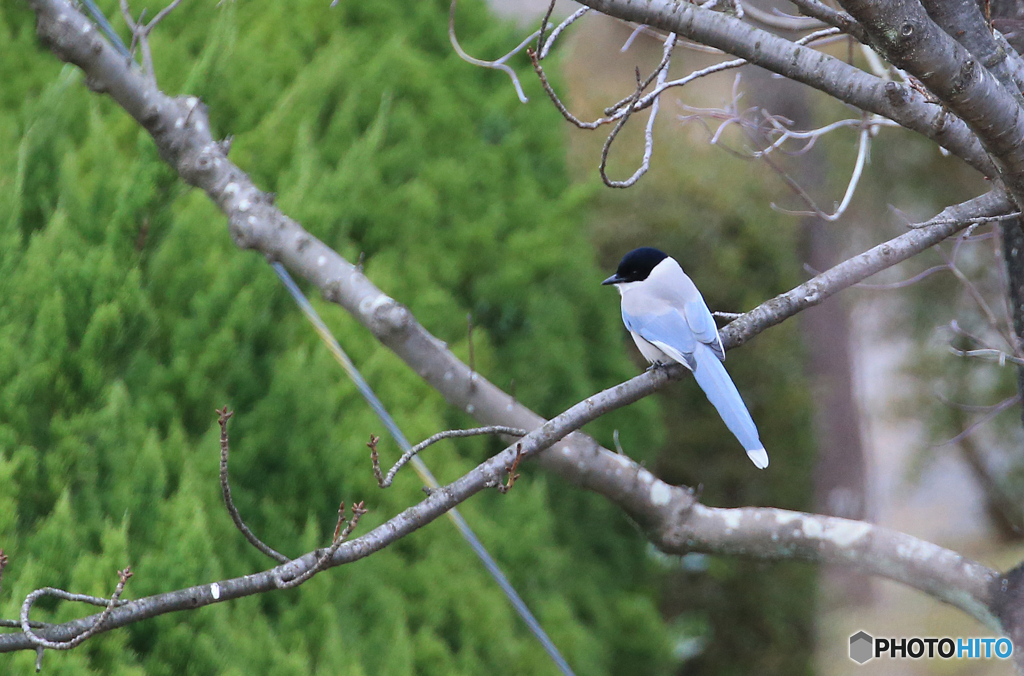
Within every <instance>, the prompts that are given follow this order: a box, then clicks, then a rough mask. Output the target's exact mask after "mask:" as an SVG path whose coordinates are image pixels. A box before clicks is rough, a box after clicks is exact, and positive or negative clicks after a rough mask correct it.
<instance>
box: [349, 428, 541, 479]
mask: <svg viewBox="0 0 1024 676" xmlns="http://www.w3.org/2000/svg"><path fill="white" fill-rule="evenodd" d="M480 434H504V435H506V436H509V437H522V436H526V430H521V429H519V428H517V427H506V426H504V425H490V426H488V427H474V428H472V429H467V430H446V431H444V432H438V433H437V434H435V435H434V436H432V437H430V438H428V439H425V440H423V441H421V442H420V443H418V444H416V445H415V446H413V447H412V448H410V449H409V450H408V451H406V452H405V453H403V454H402V457H401V458H399V459H398V462H396V463H395V464H394V466H393V467H392V468H391V469H390V470H389V471H388V473H387V476H384V475H383V473H382V472H381V469H380V458H379V456H378V455H377V442H378V441H380V439H379V438H378V437H374V436H371V437H370V442H369V443H368V444H366V445H367V446H369V447H370V461H371V462H372V463H373V475H374V476H375V477H376V478H377V484H378V485H379V486H380V487H381V488H387V487H389V486H390V485H391V483H392V482H393V481H394V480H395V475H396V474H398V470H400V469H402V467H404V466H405V464H406V463H407V462H409V461H410V460H412V459H413V458H414V457H415V456H416V454H418V453H419V452H420V451H422V450H423V449H425V448H427V447H428V446H432V445H433V444H436V443H437V442H439V441H441V440H442V439H453V438H457V437H472V436H476V435H480Z"/></svg>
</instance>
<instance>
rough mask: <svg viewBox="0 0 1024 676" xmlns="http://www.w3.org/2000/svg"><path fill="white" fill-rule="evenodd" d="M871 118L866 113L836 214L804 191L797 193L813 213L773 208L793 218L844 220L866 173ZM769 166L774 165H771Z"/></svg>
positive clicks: (775, 206)
mask: <svg viewBox="0 0 1024 676" xmlns="http://www.w3.org/2000/svg"><path fill="white" fill-rule="evenodd" d="M869 118H870V115H869V114H868V113H865V114H864V122H863V126H862V127H861V130H860V139H859V141H858V143H857V161H856V162H855V163H854V165H853V173H852V174H851V175H850V182H849V183H848V184H847V186H846V193H845V194H844V195H843V201H842V202H840V203H839V205H838V206H836V209H835V211H834V212H832V213H831V214H829V213H826V212H824V211H822V210H821V209H819V208H818V205H817V204H815V203H814V200H812V199H811V198H810V196H808V195H807V193H806V192H805V191H804V190H797V191H796V193H797V195H799V196H800V197H801V198H802V199H803V200H804V201H805V202H806V203H807V205H808V206H809V207H811V209H812V210H811V211H790V210H789V209H783V208H782V207H780V206H778V205H777V204H775V203H774V202H772V204H771V208H772V209H774V210H775V211H779V212H781V213H784V214H789V215H791V216H816V217H818V218H820V219H822V220H823V221H827V222H829V223H834V222H835V221H838V220H839V219H840V218H842V216H843V214H845V213H846V209H847V208H848V207H849V206H850V202H851V201H852V200H853V194H854V192H856V190H857V184H858V183H859V182H860V177H861V175H862V173H863V171H864V165H865V164H866V163H867V157H868V150H869V148H870V141H871V133H870V124H869ZM769 166H774V165H771V164H769Z"/></svg>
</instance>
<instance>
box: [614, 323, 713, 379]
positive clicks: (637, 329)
mask: <svg viewBox="0 0 1024 676" xmlns="http://www.w3.org/2000/svg"><path fill="white" fill-rule="evenodd" d="M622 321H623V323H624V324H625V325H626V328H627V329H629V330H630V331H632V332H633V333H636V334H638V335H639V336H640V337H641V338H643V339H644V340H646V341H647V342H648V343H651V344H652V345H654V346H656V347H658V348H659V349H661V351H662V352H664V353H665V354H667V355H668V356H670V357H672V358H673V359H675V360H676V361H678V362H679V363H680V364H683V365H684V366H686V367H687V368H689V369H690V370H691V371H692V370H693V369H695V368H696V363H695V362H694V361H693V351H694V350H695V349H696V347H697V338H696V337H695V336H694V333H693V331H692V330H691V329H690V325H689V324H687V323H686V320H685V319H683V316H682V315H681V314H680V313H679V312H678V311H676V310H669V311H668V312H664V313H662V314H658V315H651V314H648V315H631V314H629V313H627V312H626V311H625V310H623V312H622Z"/></svg>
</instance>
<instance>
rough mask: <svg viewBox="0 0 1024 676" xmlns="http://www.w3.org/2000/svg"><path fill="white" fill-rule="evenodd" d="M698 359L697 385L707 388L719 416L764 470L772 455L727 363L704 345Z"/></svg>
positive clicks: (695, 376)
mask: <svg viewBox="0 0 1024 676" xmlns="http://www.w3.org/2000/svg"><path fill="white" fill-rule="evenodd" d="M694 358H695V359H696V361H697V369H696V370H695V371H694V372H693V377H694V378H696V379H697V384H699V385H700V387H701V389H702V390H704V394H706V395H707V397H708V401H710V402H711V404H712V405H713V406H714V407H715V408H716V409H718V415H720V416H722V420H723V421H725V426H726V427H728V428H729V431H730V432H732V433H733V435H735V436H736V438H737V439H739V442H740V443H741V444H743V448H744V449H746V451H747V455H748V456H749V457H750V459H751V460H752V461H753V463H754V464H755V465H757V467H758V468H759V469H764V468H765V467H767V466H768V454H767V453H766V452H765V450H764V444H762V443H761V439H760V437H759V436H758V434H757V426H756V425H754V419H753V418H751V417H750V412H749V411H747V406H746V404H744V403H743V398H742V397H740V393H739V391H738V390H737V389H736V386H735V385H734V384H733V382H732V378H730V377H729V374H728V372H726V370H725V365H724V364H722V362H721V361H719V359H718V356H717V355H715V353H714V352H712V351H711V349H710V348H708V347H707V346H706V345H703V344H699V345H697V349H696V351H695V352H694Z"/></svg>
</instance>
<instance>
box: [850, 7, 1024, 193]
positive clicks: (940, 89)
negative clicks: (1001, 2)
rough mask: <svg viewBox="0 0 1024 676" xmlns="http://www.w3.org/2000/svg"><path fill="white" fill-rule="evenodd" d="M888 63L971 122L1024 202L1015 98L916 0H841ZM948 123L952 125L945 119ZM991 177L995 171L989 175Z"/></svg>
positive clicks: (1023, 151)
mask: <svg viewBox="0 0 1024 676" xmlns="http://www.w3.org/2000/svg"><path fill="white" fill-rule="evenodd" d="M841 4H842V6H843V8H844V9H845V10H846V11H848V12H849V13H850V14H851V15H852V16H853V17H854V18H855V19H857V20H858V21H859V22H860V23H861V25H862V26H864V29H865V30H867V32H868V34H869V35H871V37H872V43H873V44H874V45H875V46H876V47H877V48H879V49H881V51H882V52H883V54H884V56H885V57H886V58H887V59H888V60H889V62H890V63H892V64H893V65H895V66H896V67H898V68H902V69H903V70H905V71H907V72H908V73H910V74H911V75H913V76H914V77H916V78H917V79H918V80H920V81H921V82H922V83H923V84H924V85H925V86H926V87H928V89H929V90H930V91H931V92H932V93H934V94H935V95H936V96H938V97H939V99H941V100H942V102H943V103H944V104H945V105H946V106H948V107H949V110H950V111H951V112H952V113H953V114H955V115H956V116H957V117H959V118H960V119H961V120H963V121H964V122H966V123H967V125H968V126H969V127H970V128H971V130H973V132H974V133H975V134H976V135H977V137H978V138H979V139H980V141H981V144H982V146H984V148H985V150H986V151H987V152H988V153H989V154H990V155H991V156H992V158H993V159H994V161H995V163H996V165H997V166H998V168H999V177H1000V178H1002V180H1003V181H1004V182H1005V183H1006V186H1007V189H1008V190H1009V191H1010V194H1011V195H1013V197H1014V200H1015V201H1016V202H1017V203H1018V204H1021V205H1024V111H1022V109H1021V106H1020V105H1019V104H1018V102H1017V101H1018V99H1019V98H1020V97H1019V93H1018V95H1017V97H1015V96H1014V95H1013V94H1011V92H1010V91H1008V90H1007V89H1005V88H1004V87H1003V86H1002V85H1000V83H999V81H998V80H997V79H996V78H995V76H993V75H992V73H991V72H989V70H988V69H987V68H985V67H984V66H983V65H982V64H980V63H979V62H978V60H977V59H976V58H974V57H973V56H972V55H971V53H970V52H968V51H967V50H966V49H964V48H963V47H962V46H961V45H960V44H959V43H957V42H956V41H955V40H954V39H953V38H952V37H950V36H949V35H947V34H946V33H945V32H944V31H943V30H942V29H941V28H939V26H937V25H936V24H935V22H934V21H932V20H931V18H930V17H929V16H928V14H927V13H926V12H925V10H924V8H923V7H922V6H921V5H920V4H919V3H917V2H907V1H906V0H842V2H841ZM947 124H948V123H947ZM990 176H991V174H990Z"/></svg>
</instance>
